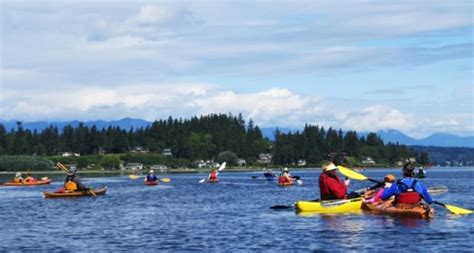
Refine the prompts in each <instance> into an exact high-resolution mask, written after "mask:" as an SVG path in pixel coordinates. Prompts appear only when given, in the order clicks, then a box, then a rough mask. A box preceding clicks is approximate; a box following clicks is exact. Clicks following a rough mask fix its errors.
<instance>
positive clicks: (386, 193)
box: [381, 184, 398, 200]
mask: <svg viewBox="0 0 474 253" xmlns="http://www.w3.org/2000/svg"><path fill="white" fill-rule="evenodd" d="M397 192H398V186H397V184H392V186H390V188H387V189H385V190H384V191H383V194H382V196H381V199H382V200H387V199H389V198H390V197H392V196H393V195H396V194H397Z"/></svg>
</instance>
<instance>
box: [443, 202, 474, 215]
mask: <svg viewBox="0 0 474 253" xmlns="http://www.w3.org/2000/svg"><path fill="white" fill-rule="evenodd" d="M434 203H435V204H438V205H440V206H443V207H445V208H446V209H448V210H449V211H451V212H452V213H454V214H471V213H472V212H473V211H472V210H469V209H465V208H461V207H457V206H453V205H448V204H444V203H441V202H439V201H434Z"/></svg>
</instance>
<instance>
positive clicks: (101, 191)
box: [43, 188, 107, 198]
mask: <svg viewBox="0 0 474 253" xmlns="http://www.w3.org/2000/svg"><path fill="white" fill-rule="evenodd" d="M93 191H94V193H95V195H104V194H105V192H106V191H107V188H101V189H94V190H93ZM86 196H93V195H92V194H90V193H88V192H81V191H76V192H43V197H44V198H70V197H86Z"/></svg>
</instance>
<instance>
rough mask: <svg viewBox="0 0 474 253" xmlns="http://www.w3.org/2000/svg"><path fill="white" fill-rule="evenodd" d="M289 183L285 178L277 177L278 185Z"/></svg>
mask: <svg viewBox="0 0 474 253" xmlns="http://www.w3.org/2000/svg"><path fill="white" fill-rule="evenodd" d="M289 182H290V181H289V180H288V178H286V177H285V176H279V177H278V183H280V184H285V183H289Z"/></svg>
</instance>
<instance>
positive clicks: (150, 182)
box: [145, 180, 158, 185]
mask: <svg viewBox="0 0 474 253" xmlns="http://www.w3.org/2000/svg"><path fill="white" fill-rule="evenodd" d="M145 185H158V180H156V181H154V182H153V181H145Z"/></svg>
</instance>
